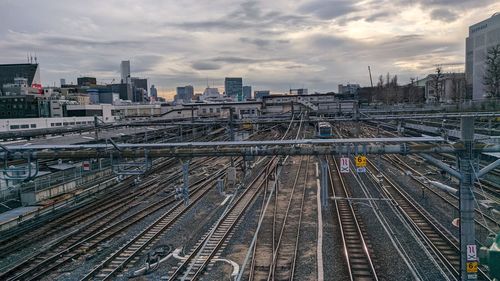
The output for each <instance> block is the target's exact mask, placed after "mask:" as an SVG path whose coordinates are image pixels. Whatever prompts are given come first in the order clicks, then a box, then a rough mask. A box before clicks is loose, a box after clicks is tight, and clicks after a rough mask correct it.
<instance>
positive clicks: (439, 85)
mask: <svg viewBox="0 0 500 281" xmlns="http://www.w3.org/2000/svg"><path fill="white" fill-rule="evenodd" d="M443 76H444V75H443V69H442V68H441V67H440V66H438V67H436V74H434V76H433V77H432V89H433V90H434V98H435V99H436V101H437V102H440V101H441V98H442V95H443Z"/></svg>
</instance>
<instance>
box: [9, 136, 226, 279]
mask: <svg viewBox="0 0 500 281" xmlns="http://www.w3.org/2000/svg"><path fill="white" fill-rule="evenodd" d="M206 137H207V136H203V137H201V138H199V139H203V138H206ZM215 137H216V138H218V137H219V136H218V135H217V136H215ZM177 163H178V161H177V160H176V159H174V158H167V159H164V160H162V161H160V163H158V164H156V165H155V167H154V168H153V169H152V170H151V171H148V172H147V174H146V175H149V176H148V180H146V181H145V182H143V183H141V185H142V186H144V185H146V186H147V185H150V186H152V188H149V187H148V188H144V189H141V190H140V191H139V193H137V191H134V189H130V188H129V189H127V190H126V191H125V192H123V189H124V188H127V187H134V185H135V183H134V178H133V177H129V178H127V179H125V180H124V181H123V182H120V183H119V184H117V185H116V186H115V187H112V188H111V189H110V190H109V192H108V193H107V194H105V195H104V196H103V197H102V198H99V200H95V201H93V202H91V203H89V204H86V205H84V206H80V207H77V208H73V209H71V210H69V211H70V212H69V213H67V214H63V215H62V216H60V217H58V218H47V219H46V220H49V222H48V223H47V224H45V225H43V226H41V227H40V228H37V229H36V230H35V231H30V232H27V231H26V229H25V228H26V227H24V228H22V229H19V230H15V231H9V232H8V233H2V236H3V239H2V241H0V242H1V243H0V257H6V256H7V255H9V254H11V253H14V252H16V251H18V250H19V249H21V248H25V247H26V246H28V245H31V244H33V243H35V242H37V241H40V240H42V239H43V238H46V237H50V236H51V235H55V234H57V233H59V232H61V231H65V230H67V229H69V228H71V227H74V226H75V225H81V224H83V223H85V221H88V220H89V219H90V221H88V222H86V223H89V224H93V223H94V221H98V220H100V218H99V217H102V216H104V215H106V212H108V211H110V212H113V210H115V209H119V208H120V205H127V204H131V203H130V202H131V201H133V200H134V199H135V198H136V197H138V196H145V195H144V193H149V195H152V194H154V193H155V192H156V191H157V190H155V189H154V186H153V185H154V184H155V182H156V181H157V180H156V179H152V178H151V175H153V174H156V173H159V172H164V171H165V170H166V169H169V168H172V167H173V166H174V165H175V164H177ZM202 163H203V160H201V161H196V162H194V163H193V164H192V165H191V169H195V168H197V167H198V166H200V165H201V164H202ZM115 211H116V210H115ZM96 217H97V218H96ZM44 221H45V220H44ZM39 224H40V222H33V223H32V228H36V227H38V226H39ZM29 226H30V227H31V224H29ZM0 276H1V275H0Z"/></svg>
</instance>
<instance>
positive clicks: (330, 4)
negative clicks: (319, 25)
mask: <svg viewBox="0 0 500 281" xmlns="http://www.w3.org/2000/svg"><path fill="white" fill-rule="evenodd" d="M357 10H358V9H357V7H356V6H355V5H354V4H353V1H348V0H335V1H321V0H315V1H311V2H309V3H307V4H304V5H302V6H301V7H300V8H299V11H300V12H302V13H308V14H313V15H315V16H317V17H319V18H321V19H323V20H331V19H335V18H338V17H340V16H344V15H347V14H350V13H352V12H355V11H357Z"/></svg>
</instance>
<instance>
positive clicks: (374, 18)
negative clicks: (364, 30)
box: [365, 11, 391, 22]
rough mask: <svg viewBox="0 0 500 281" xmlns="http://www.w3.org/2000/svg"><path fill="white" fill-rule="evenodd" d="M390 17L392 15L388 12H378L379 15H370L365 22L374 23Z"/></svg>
mask: <svg viewBox="0 0 500 281" xmlns="http://www.w3.org/2000/svg"><path fill="white" fill-rule="evenodd" d="M390 15H391V13H390V12H387V11H384V12H378V13H374V14H371V15H369V16H368V17H367V18H365V21H367V22H374V21H377V20H380V19H382V18H387V17H388V16H390Z"/></svg>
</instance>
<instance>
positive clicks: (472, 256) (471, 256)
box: [467, 245, 477, 261]
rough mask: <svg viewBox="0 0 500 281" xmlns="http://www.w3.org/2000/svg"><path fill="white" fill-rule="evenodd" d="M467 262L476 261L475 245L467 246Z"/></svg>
mask: <svg viewBox="0 0 500 281" xmlns="http://www.w3.org/2000/svg"><path fill="white" fill-rule="evenodd" d="M467 260H468V261H476V260H477V248H476V245H467Z"/></svg>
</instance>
